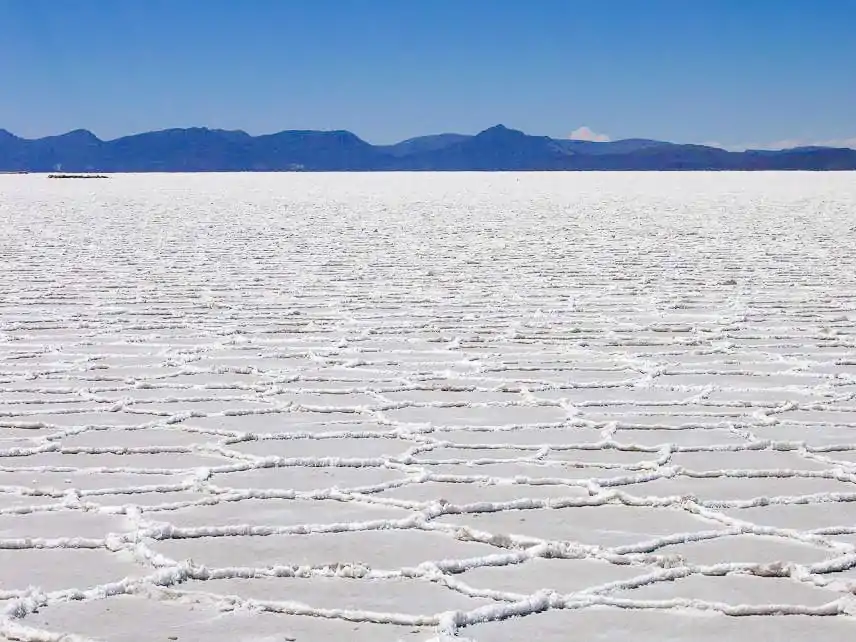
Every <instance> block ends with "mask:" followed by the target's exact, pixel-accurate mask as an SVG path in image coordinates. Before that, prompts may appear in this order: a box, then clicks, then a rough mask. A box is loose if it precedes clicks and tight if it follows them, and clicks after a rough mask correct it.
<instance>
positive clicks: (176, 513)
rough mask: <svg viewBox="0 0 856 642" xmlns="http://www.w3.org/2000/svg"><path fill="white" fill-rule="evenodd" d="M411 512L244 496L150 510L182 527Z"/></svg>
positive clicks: (336, 520) (332, 520) (366, 518)
mask: <svg viewBox="0 0 856 642" xmlns="http://www.w3.org/2000/svg"><path fill="white" fill-rule="evenodd" d="M408 515H409V512H408V511H406V510H404V509H401V508H394V507H388V506H378V505H374V504H368V503H362V502H356V501H350V502H344V501H337V500H333V499H330V500H322V499H317V500H301V499H241V500H239V501H220V502H219V503H217V504H215V505H205V506H191V507H187V508H181V509H179V510H170V511H164V512H159V513H158V512H149V513H147V514H146V519H147V520H149V521H157V522H167V523H169V524H172V525H173V526H176V527H179V528H199V527H202V526H234V525H239V524H249V525H252V526H263V525H267V526H298V525H301V524H344V523H354V522H357V523H359V522H371V521H377V520H396V519H403V518H405V517H407V516H408Z"/></svg>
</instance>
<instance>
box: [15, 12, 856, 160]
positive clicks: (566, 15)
mask: <svg viewBox="0 0 856 642" xmlns="http://www.w3.org/2000/svg"><path fill="white" fill-rule="evenodd" d="M0 87H2V100H0V127H2V128H6V129H8V130H10V131H12V132H14V133H17V134H19V135H23V136H27V137H35V136H42V135H49V134H55V133H61V132H64V131H67V130H70V129H75V128H78V127H84V128H88V129H91V130H92V131H94V132H95V133H96V134H98V135H99V136H101V137H102V138H113V137H117V136H120V135H124V134H128V133H134V132H139V131H145V130H150V129H161V128H167V127H185V126H192V125H200V126H203V125H204V126H209V127H223V128H230V129H245V130H246V131H249V132H250V133H253V134H256V133H266V132H274V131H279V130H282V129H302V128H310V129H340V128H341V129H349V130H352V131H354V132H355V133H357V134H358V135H360V136H361V137H363V138H365V139H366V140H369V141H370V142H377V143H384V142H392V141H395V140H399V139H402V138H406V137H409V136H414V135H418V134H423V133H437V132H446V131H456V132H463V133H472V132H476V131H479V130H481V129H484V128H486V127H489V126H491V125H493V124H496V123H503V124H505V125H507V126H509V127H515V128H518V129H523V130H525V131H527V132H529V133H533V134H546V135H552V136H567V135H568V134H569V133H570V132H571V131H573V130H575V129H577V128H578V127H581V126H588V127H590V128H591V129H593V130H595V131H597V132H605V133H606V134H608V135H609V136H611V137H612V138H613V139H616V138H623V137H624V138H626V137H637V136H639V137H650V138H659V139H667V140H675V141H680V142H705V141H717V142H720V143H723V144H725V145H736V144H741V143H749V142H753V143H754V142H758V143H761V142H769V141H778V140H799V141H825V140H843V139H849V138H854V137H856V0H99V1H94V0H77V1H73V0H0Z"/></svg>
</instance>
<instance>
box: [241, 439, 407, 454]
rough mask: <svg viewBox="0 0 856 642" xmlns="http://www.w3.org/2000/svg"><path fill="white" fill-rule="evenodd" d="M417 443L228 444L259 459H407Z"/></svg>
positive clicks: (316, 441)
mask: <svg viewBox="0 0 856 642" xmlns="http://www.w3.org/2000/svg"><path fill="white" fill-rule="evenodd" d="M416 444H417V442H414V441H405V440H404V439H394V438H390V437H383V436H378V437H360V438H356V437H336V438H331V439H299V438H298V439H258V440H253V441H242V442H238V443H234V444H228V445H227V446H226V447H227V448H228V449H229V450H234V451H236V452H239V453H243V454H247V455H254V456H256V457H286V458H291V457H300V458H302V457H311V458H321V457H336V458H345V459H372V458H376V457H377V458H391V457H400V456H402V455H404V454H405V453H406V452H407V451H408V450H409V449H410V448H413V447H414V446H416Z"/></svg>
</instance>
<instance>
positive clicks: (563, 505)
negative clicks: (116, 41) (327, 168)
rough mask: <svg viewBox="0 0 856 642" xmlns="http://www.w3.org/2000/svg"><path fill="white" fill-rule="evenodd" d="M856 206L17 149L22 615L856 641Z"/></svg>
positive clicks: (504, 178) (304, 627)
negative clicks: (132, 169)
mask: <svg viewBox="0 0 856 642" xmlns="http://www.w3.org/2000/svg"><path fill="white" fill-rule="evenodd" d="M854 213H856V180H854V176H853V175H852V174H846V173H823V174H802V173H788V174H784V173H783V174H777V173H757V174H727V173H716V174H714V173H711V174H704V173H698V174H695V173H675V174H633V173H626V174H540V173H531V174H447V175H443V174H345V175H335V174H330V175H312V174H281V175H264V174H258V175H253V174H242V175H210V176H208V175H140V176H125V175H116V176H113V177H112V178H111V179H110V180H106V181H83V182H76V181H47V180H45V179H44V177H41V176H0V639H3V637H4V636H5V639H8V640H28V641H45V640H53V641H60V640H67V641H69V642H74V641H81V640H109V641H113V640H117V641H118V640H121V641H127V642H132V641H133V642H150V641H153V640H184V641H193V640H205V641H219V640H222V641H223V642H233V641H241V640H243V641H247V642H249V641H251V640H256V641H274V640H277V641H283V640H298V641H299V640H322V639H323V640H328V639H344V638H348V639H353V640H366V641H368V640H371V641H372V642H374V641H378V640H414V641H418V640H422V641H426V640H433V639H438V640H443V639H469V640H474V641H476V642H493V641H500V640H519V639H522V638H524V637H527V638H530V637H531V638H533V639H539V640H566V639H569V636H573V637H575V639H577V638H578V639H582V640H604V641H608V642H611V641H624V640H627V639H634V640H640V641H642V640H644V641H651V642H657V641H660V640H666V639H669V640H690V639H693V640H695V639H705V640H707V639H710V640H714V639H717V640H718V639H723V637H727V638H729V639H738V638H739V639H746V638H749V637H751V636H757V635H764V636H765V637H766V638H768V639H771V640H793V639H806V638H809V637H812V638H818V639H820V638H822V639H824V640H850V639H853V637H854V634H856V598H854V597H853V595H854V592H856V324H854V321H856V218H854Z"/></svg>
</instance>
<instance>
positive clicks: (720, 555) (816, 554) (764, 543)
mask: <svg viewBox="0 0 856 642" xmlns="http://www.w3.org/2000/svg"><path fill="white" fill-rule="evenodd" d="M653 553H654V554H655V555H680V556H681V557H682V558H683V559H685V560H687V562H688V563H689V564H695V565H705V566H706V565H710V566H712V565H715V564H732V563H736V564H740V563H743V564H773V563H776V562H794V563H796V564H814V563H815V562H822V561H823V560H826V559H830V558H832V557H836V556H837V555H838V554H839V553H836V551H834V550H832V549H828V548H821V547H819V546H812V545H809V544H804V543H802V542H798V541H796V540H791V539H786V538H784V537H767V536H764V535H726V536H724V537H718V538H716V539H708V540H703V541H699V542H688V543H685V544H671V545H669V546H664V547H662V548H659V549H657V550H656V551H654V552H653Z"/></svg>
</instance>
